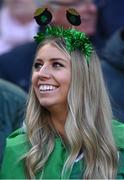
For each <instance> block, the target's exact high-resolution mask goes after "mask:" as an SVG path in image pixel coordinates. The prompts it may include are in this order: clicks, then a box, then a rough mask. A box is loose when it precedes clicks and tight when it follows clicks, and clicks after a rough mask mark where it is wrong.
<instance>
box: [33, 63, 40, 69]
mask: <svg viewBox="0 0 124 180" xmlns="http://www.w3.org/2000/svg"><path fill="white" fill-rule="evenodd" d="M41 67H42V64H41V63H38V62H36V63H34V68H35V69H40V68H41Z"/></svg>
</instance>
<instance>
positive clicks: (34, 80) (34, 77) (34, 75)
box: [31, 72, 37, 86]
mask: <svg viewBox="0 0 124 180" xmlns="http://www.w3.org/2000/svg"><path fill="white" fill-rule="evenodd" d="M31 82H32V85H33V86H34V85H36V82H37V74H36V73H34V72H33V74H32V78H31Z"/></svg>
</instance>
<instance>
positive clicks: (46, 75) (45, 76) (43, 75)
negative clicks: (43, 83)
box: [38, 65, 51, 79]
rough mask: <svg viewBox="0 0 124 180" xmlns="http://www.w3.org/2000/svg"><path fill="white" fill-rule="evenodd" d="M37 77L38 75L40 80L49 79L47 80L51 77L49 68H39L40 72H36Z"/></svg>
mask: <svg viewBox="0 0 124 180" xmlns="http://www.w3.org/2000/svg"><path fill="white" fill-rule="evenodd" d="M38 75H39V77H40V78H43V79H49V78H50V77H51V75H50V69H49V67H48V66H45V65H43V66H42V67H41V68H40V70H39V72H38Z"/></svg>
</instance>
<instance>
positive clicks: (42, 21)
mask: <svg viewBox="0 0 124 180" xmlns="http://www.w3.org/2000/svg"><path fill="white" fill-rule="evenodd" d="M71 12H73V14H71V15H70V13H71ZM66 16H67V19H68V20H69V22H70V23H71V24H73V25H79V24H80V23H81V20H80V16H79V14H78V13H77V12H76V11H75V10H74V9H69V10H68V11H67V14H66ZM34 18H35V20H36V22H37V23H38V24H39V25H40V26H41V25H42V27H43V26H46V25H47V24H48V23H49V22H50V21H51V19H52V14H51V13H50V12H49V11H48V10H47V8H39V9H38V10H37V11H36V12H35V17H34ZM48 37H58V38H59V37H60V38H61V37H62V38H64V40H65V43H66V49H67V50H68V52H72V51H75V50H76V49H78V50H81V51H82V52H83V54H84V56H85V58H86V60H87V63H88V64H89V62H90V57H91V53H92V51H93V47H92V44H91V42H90V41H89V39H88V37H87V36H86V34H85V33H84V32H80V31H78V30H76V29H74V28H69V29H64V28H63V27H58V26H47V27H46V29H45V31H44V32H38V33H37V36H35V37H34V39H35V41H36V42H37V43H40V42H42V41H43V40H45V39H46V38H48Z"/></svg>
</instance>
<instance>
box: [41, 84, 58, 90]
mask: <svg viewBox="0 0 124 180" xmlns="http://www.w3.org/2000/svg"><path fill="white" fill-rule="evenodd" d="M57 88H58V87H57V86H54V85H47V84H44V85H40V87H39V89H40V92H46V91H53V90H55V89H57Z"/></svg>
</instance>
